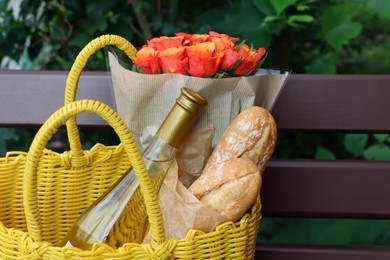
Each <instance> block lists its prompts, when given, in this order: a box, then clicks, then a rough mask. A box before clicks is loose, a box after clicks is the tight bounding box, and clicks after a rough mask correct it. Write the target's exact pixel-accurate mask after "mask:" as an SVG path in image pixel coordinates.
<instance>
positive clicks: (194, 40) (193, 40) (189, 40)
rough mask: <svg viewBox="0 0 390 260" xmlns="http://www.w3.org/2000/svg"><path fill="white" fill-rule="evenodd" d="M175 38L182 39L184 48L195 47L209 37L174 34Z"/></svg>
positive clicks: (204, 35) (181, 33)
mask: <svg viewBox="0 0 390 260" xmlns="http://www.w3.org/2000/svg"><path fill="white" fill-rule="evenodd" d="M176 36H179V37H183V40H184V43H183V45H185V46H190V45H196V44H198V43H202V42H205V41H206V40H207V39H208V38H209V36H208V35H207V34H188V33H184V32H179V33H176Z"/></svg>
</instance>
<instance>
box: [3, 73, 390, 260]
mask: <svg viewBox="0 0 390 260" xmlns="http://www.w3.org/2000/svg"><path fill="white" fill-rule="evenodd" d="M66 76H67V72H60V71H39V72H38V71H34V72H32V71H0V126H24V125H40V124H42V123H43V122H44V121H45V120H46V118H47V117H48V116H49V115H50V114H51V113H53V112H54V111H55V110H56V109H58V108H59V107H61V106H62V104H63V93H64V87H65V80H66ZM77 98H78V99H81V98H91V99H96V100H100V101H102V102H104V103H106V104H108V105H110V106H114V105H115V104H114V101H113V100H114V99H113V94H112V91H111V80H110V75H109V74H108V73H105V72H101V73H100V72H84V73H83V75H82V77H81V80H80V84H79V89H78V95H77ZM389 100H390V75H383V76H380V75H291V76H290V78H289V80H288V82H287V84H286V86H285V87H284V89H283V91H282V94H281V95H280V97H279V99H278V101H277V103H276V105H275V107H274V109H273V111H272V113H273V115H274V117H275V120H276V122H277V125H278V128H279V129H280V130H281V131H292V132H294V131H312V132H371V133H386V132H390V113H387V108H388V106H389V105H388V104H389ZM78 123H79V125H94V126H104V125H105V123H104V122H102V121H101V120H100V119H99V118H97V117H95V116H88V115H85V116H84V115H83V116H81V117H80V118H79V119H78ZM389 186H390V162H378V161H375V162H373V161H354V160H348V161H316V160H272V161H271V162H270V163H269V165H268V167H267V169H266V172H265V174H264V181H263V190H262V194H261V195H262V204H263V211H262V212H263V215H264V216H275V217H331V218H335V217H341V218H389V219H390V192H389ZM389 248H390V247H389ZM256 259H261V260H279V259H283V260H286V259H291V260H295V259H299V260H309V259H315V260H339V259H343V260H349V259H354V260H360V259H373V260H380V259H390V250H388V249H380V250H379V249H373V248H350V247H347V248H344V247H343V248H340V247H330V246H328V247H324V246H292V245H279V246H277V245H258V247H257V252H256Z"/></svg>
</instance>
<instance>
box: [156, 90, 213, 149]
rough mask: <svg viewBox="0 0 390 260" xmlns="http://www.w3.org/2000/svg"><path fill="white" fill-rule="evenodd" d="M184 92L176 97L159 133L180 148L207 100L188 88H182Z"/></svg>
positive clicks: (162, 137)
mask: <svg viewBox="0 0 390 260" xmlns="http://www.w3.org/2000/svg"><path fill="white" fill-rule="evenodd" d="M181 92H182V94H181V95H180V96H179V97H178V98H177V99H176V103H175V105H174V106H173V107H172V109H171V111H170V112H169V114H168V116H167V117H166V118H165V120H164V122H163V123H162V125H161V127H160V129H159V130H158V131H157V135H158V136H159V137H160V138H161V139H163V140H164V141H165V142H166V143H167V144H169V145H170V146H172V147H175V148H179V146H180V144H181V143H182V142H183V139H184V137H185V136H186V135H187V132H188V131H189V130H190V129H191V127H192V125H193V123H194V121H195V119H196V118H197V116H198V115H199V112H200V109H201V108H202V107H204V106H206V105H207V100H206V99H205V98H203V97H202V96H201V95H199V94H198V93H196V92H195V91H192V90H190V89H188V88H182V90H181Z"/></svg>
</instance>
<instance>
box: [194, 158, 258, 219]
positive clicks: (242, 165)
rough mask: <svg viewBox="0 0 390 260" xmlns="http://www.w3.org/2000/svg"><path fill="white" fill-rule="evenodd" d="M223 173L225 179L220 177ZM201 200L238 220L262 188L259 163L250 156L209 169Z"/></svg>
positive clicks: (228, 217) (200, 191)
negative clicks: (249, 157)
mask: <svg viewBox="0 0 390 260" xmlns="http://www.w3.org/2000/svg"><path fill="white" fill-rule="evenodd" d="M221 174H223V178H221V177H220V176H221ZM205 182H206V183H208V185H202V186H200V187H199V188H200V189H199V190H198V192H199V194H198V195H199V197H198V199H199V200H200V201H201V202H202V203H203V204H204V205H205V206H206V207H207V208H209V209H212V210H215V211H217V212H219V213H221V214H222V215H224V216H226V218H227V219H229V220H231V221H237V220H238V219H239V218H240V217H241V216H242V215H243V213H245V212H246V211H247V210H248V209H249V208H250V207H251V206H252V204H253V202H254V201H255V200H256V198H257V195H258V194H259V193H260V188H261V182H262V180H261V175H260V172H259V169H258V168H257V165H256V164H255V163H254V162H253V161H252V160H250V159H248V158H234V159H231V160H229V161H227V162H224V163H222V164H220V165H219V166H218V167H215V168H213V169H211V170H210V171H209V173H208V174H207V177H206V179H205Z"/></svg>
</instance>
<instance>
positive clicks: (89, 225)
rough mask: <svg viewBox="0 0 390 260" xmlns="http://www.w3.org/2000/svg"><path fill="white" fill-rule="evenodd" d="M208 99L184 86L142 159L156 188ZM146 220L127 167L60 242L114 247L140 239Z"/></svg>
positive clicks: (141, 203)
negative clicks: (101, 244) (104, 244)
mask: <svg viewBox="0 0 390 260" xmlns="http://www.w3.org/2000/svg"><path fill="white" fill-rule="evenodd" d="M206 105H207V101H206V100H205V99H204V98H203V97H202V96H200V95H199V94H198V93H196V92H194V91H192V90H190V89H187V88H183V89H182V94H181V95H180V96H179V97H178V98H177V100H176V103H175V105H174V106H173V108H172V109H171V111H170V112H169V114H168V116H167V117H166V118H165V120H164V122H163V123H162V125H161V126H160V128H159V130H158V131H157V133H156V135H155V136H154V138H153V140H152V142H151V144H150V145H149V146H148V147H147V148H146V150H145V152H144V154H143V159H144V162H145V166H146V168H147V169H148V172H149V174H150V176H151V178H152V180H153V181H154V183H155V186H156V189H157V190H158V189H159V188H160V186H161V183H162V181H163V179H164V177H165V175H166V173H167V171H168V168H169V167H170V165H171V163H172V160H173V158H174V156H175V153H176V150H177V148H179V146H180V144H181V143H182V141H183V139H184V137H185V136H186V134H187V133H188V131H189V130H190V128H191V127H192V125H193V123H194V121H195V119H196V118H197V116H198V114H199V112H200V109H201V108H202V107H204V106H206ZM147 223H148V216H147V214H146V208H145V205H144V200H143V197H142V194H141V190H140V188H139V182H138V180H137V178H136V176H135V173H134V172H133V170H132V169H131V168H130V169H129V170H128V171H127V172H126V173H125V174H124V175H123V176H122V177H121V178H120V179H119V180H118V181H117V182H116V183H115V184H114V185H113V186H112V187H111V188H109V189H108V190H107V191H106V192H105V193H104V194H103V195H102V196H101V197H100V198H98V199H97V200H96V201H95V202H94V203H93V204H92V205H91V206H90V207H88V208H87V209H86V211H85V212H83V214H82V215H81V216H80V217H79V218H78V220H77V221H76V222H75V223H74V224H73V226H72V227H71V229H70V230H69V231H68V233H67V235H66V236H65V238H64V240H63V241H62V243H61V246H74V247H78V248H81V249H84V250H88V249H91V247H92V245H93V243H95V242H104V243H107V244H109V245H110V246H112V247H114V248H117V247H119V246H121V245H122V244H124V243H130V242H135V243H142V241H143V239H144V236H145V233H146V229H147Z"/></svg>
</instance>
